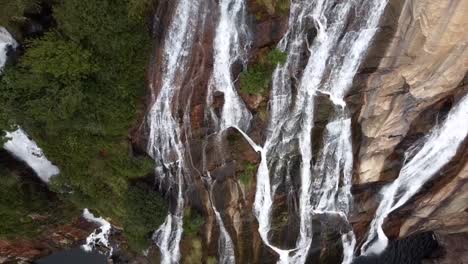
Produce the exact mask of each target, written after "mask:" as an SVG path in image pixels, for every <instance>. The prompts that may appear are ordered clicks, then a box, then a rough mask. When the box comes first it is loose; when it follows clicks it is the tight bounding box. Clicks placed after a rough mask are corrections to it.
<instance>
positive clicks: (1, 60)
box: [0, 27, 18, 73]
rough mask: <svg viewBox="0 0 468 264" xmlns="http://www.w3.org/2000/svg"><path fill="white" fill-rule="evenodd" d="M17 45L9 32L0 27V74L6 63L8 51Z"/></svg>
mask: <svg viewBox="0 0 468 264" xmlns="http://www.w3.org/2000/svg"><path fill="white" fill-rule="evenodd" d="M17 46H18V43H16V40H15V39H14V38H13V37H12V36H11V34H10V32H8V30H6V29H5V28H3V27H0V73H1V72H2V71H3V67H4V66H5V63H6V61H7V55H8V54H7V53H8V49H9V48H10V47H11V48H13V49H14V48H16V47H17Z"/></svg>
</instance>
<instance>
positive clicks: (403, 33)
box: [355, 0, 468, 183]
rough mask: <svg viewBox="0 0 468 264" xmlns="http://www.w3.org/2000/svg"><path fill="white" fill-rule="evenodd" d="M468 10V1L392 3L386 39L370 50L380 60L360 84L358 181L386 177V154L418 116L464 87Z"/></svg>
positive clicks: (392, 148) (467, 49)
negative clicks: (373, 49)
mask: <svg viewBox="0 0 468 264" xmlns="http://www.w3.org/2000/svg"><path fill="white" fill-rule="evenodd" d="M399 9H401V13H400V15H399V16H395V15H396V14H398V10H399ZM467 12H468V2H467V1H458V0H442V1H415V0H407V1H391V5H390V6H389V8H388V10H387V17H386V19H385V21H384V25H383V28H384V30H383V33H385V35H387V37H385V38H384V39H379V42H378V43H377V44H376V45H377V49H376V50H378V51H373V54H372V53H371V56H372V55H375V53H376V52H379V55H378V58H379V59H380V63H379V64H378V65H377V69H376V70H375V72H374V73H372V74H371V75H370V76H369V77H368V79H367V81H366V83H365V86H364V87H363V88H362V107H361V109H360V112H359V119H358V121H359V124H360V126H361V131H362V142H361V144H360V151H359V154H358V158H359V166H358V170H357V173H358V175H357V177H356V179H355V181H356V182H357V183H366V182H374V181H379V180H382V179H385V176H386V174H385V171H386V170H388V169H391V167H392V165H393V164H388V159H389V157H390V156H391V154H392V153H393V152H394V151H395V147H396V146H397V145H398V144H399V143H400V142H401V141H402V140H403V139H404V138H405V136H406V135H407V133H408V131H409V129H410V127H411V124H412V123H413V122H415V120H416V119H417V118H418V116H419V114H420V113H421V112H422V111H424V110H426V109H429V108H431V107H432V106H433V105H434V104H435V103H437V102H438V101H440V100H444V99H445V98H449V97H450V96H452V95H454V94H455V93H456V92H457V91H460V89H466V87H463V88H460V86H459V85H460V84H461V83H462V82H463V78H464V76H465V74H466V72H467V70H468V46H467V45H468V32H467V31H466V30H465V29H466V28H467V27H468V19H467V17H466V15H465V14H466V13H467ZM389 31H390V32H391V31H394V33H393V35H391V36H390V38H388V36H389V35H390V34H389ZM385 45H388V47H387V48H386V50H385V52H384V53H380V52H381V51H382V50H381V49H382V47H383V46H385ZM379 49H380V50H379ZM382 54H384V55H383V56H382ZM374 60H375V58H374ZM371 63H372V59H371ZM365 65H366V64H365ZM369 66H370V65H367V67H369ZM387 165H388V166H387Z"/></svg>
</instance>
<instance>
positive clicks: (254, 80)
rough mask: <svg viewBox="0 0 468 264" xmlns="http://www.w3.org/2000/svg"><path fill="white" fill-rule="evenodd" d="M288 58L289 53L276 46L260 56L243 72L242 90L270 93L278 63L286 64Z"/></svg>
mask: <svg viewBox="0 0 468 264" xmlns="http://www.w3.org/2000/svg"><path fill="white" fill-rule="evenodd" d="M286 59H287V54H286V53H285V52H282V51H281V50H279V49H276V48H275V49H273V50H271V51H270V52H269V53H268V54H267V55H266V56H260V58H259V61H258V62H257V63H256V64H254V65H252V66H250V67H249V68H248V69H247V70H246V71H244V72H242V73H241V75H240V83H241V91H242V92H244V93H247V94H262V95H265V94H266V93H268V91H269V89H268V88H269V86H270V83H271V77H272V74H273V71H274V70H275V68H276V66H277V65H282V64H284V63H285V62H286Z"/></svg>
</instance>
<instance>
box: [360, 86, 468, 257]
mask: <svg viewBox="0 0 468 264" xmlns="http://www.w3.org/2000/svg"><path fill="white" fill-rule="evenodd" d="M467 135H468V95H465V97H463V98H462V99H461V100H460V101H459V102H458V104H457V105H456V106H454V107H453V108H452V109H451V110H450V112H449V114H448V116H447V119H446V120H445V121H444V122H443V124H442V125H440V126H436V127H434V128H433V130H432V131H431V133H430V134H429V135H428V136H427V137H426V139H425V142H424V143H423V146H422V148H420V149H419V150H418V151H417V153H416V154H415V155H414V156H413V157H412V158H411V159H410V160H409V161H407V162H406V163H405V164H404V166H403V168H402V169H401V171H400V174H399V176H398V178H397V179H396V180H395V181H393V182H392V183H391V184H389V185H388V186H385V187H384V188H383V189H382V191H381V192H380V195H381V201H380V204H379V207H378V208H377V212H376V214H375V218H374V220H373V221H372V223H371V225H370V230H369V234H368V237H367V240H366V242H365V243H364V244H363V245H362V247H361V254H363V255H370V254H379V253H381V252H382V251H383V250H384V249H385V248H386V247H387V244H388V238H387V236H386V235H385V233H384V231H383V229H382V225H383V223H384V221H385V219H386V218H387V216H388V215H389V214H390V213H391V212H393V211H395V210H396V209H398V208H400V207H401V206H402V205H404V204H405V203H406V202H408V200H409V199H411V197H413V196H414V195H415V194H416V193H417V192H418V191H419V189H420V188H421V187H422V186H423V185H424V184H425V183H426V182H428V181H429V180H430V179H431V178H432V177H433V176H434V175H435V174H436V173H437V172H438V171H439V170H440V169H441V168H442V167H443V166H444V165H445V164H447V163H448V162H449V161H450V160H451V159H452V158H453V157H454V156H455V154H456V153H457V150H458V148H459V147H460V144H462V142H463V141H464V140H465V138H466V137H467ZM413 149H415V147H412V148H410V151H413Z"/></svg>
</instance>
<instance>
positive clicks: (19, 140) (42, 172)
mask: <svg viewBox="0 0 468 264" xmlns="http://www.w3.org/2000/svg"><path fill="white" fill-rule="evenodd" d="M17 46H18V43H17V42H16V40H15V39H14V38H13V37H12V36H11V34H10V33H9V32H8V31H7V30H6V29H5V28H3V27H0V74H1V73H2V71H3V67H4V66H5V63H6V61H7V59H8V58H7V55H8V54H7V53H8V49H9V48H11V49H15V48H16V47H17ZM6 137H7V138H8V139H9V140H8V141H7V142H5V144H4V146H3V147H4V148H5V150H6V151H8V152H10V153H11V154H12V155H13V156H15V157H16V158H18V159H19V160H22V161H24V162H25V163H26V164H27V165H28V166H29V167H30V168H31V169H33V170H34V172H35V173H36V174H37V176H38V177H39V178H40V179H41V180H42V181H43V182H45V183H48V182H49V181H50V179H51V178H52V177H53V176H55V175H57V174H59V173H60V171H59V169H58V167H57V166H55V165H53V164H52V162H50V161H49V160H48V159H47V157H46V156H45V155H44V153H43V151H42V149H41V148H39V146H38V145H37V144H36V142H34V141H33V140H32V139H30V138H29V137H28V135H27V134H26V132H25V131H24V130H23V129H21V128H18V129H16V130H15V131H13V132H6Z"/></svg>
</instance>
